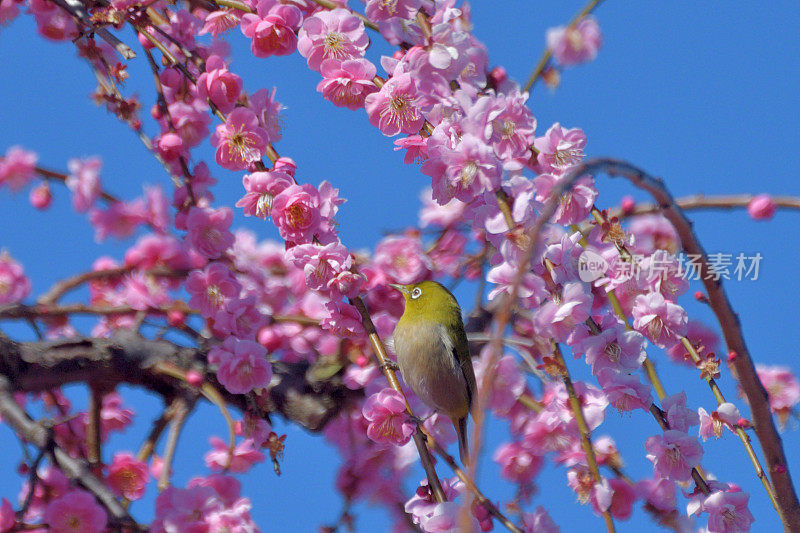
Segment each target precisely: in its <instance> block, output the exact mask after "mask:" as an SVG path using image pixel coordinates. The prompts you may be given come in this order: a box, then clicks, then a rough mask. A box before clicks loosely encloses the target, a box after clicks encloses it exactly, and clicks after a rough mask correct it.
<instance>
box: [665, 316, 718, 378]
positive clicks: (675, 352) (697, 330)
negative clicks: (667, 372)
mask: <svg viewBox="0 0 800 533" xmlns="http://www.w3.org/2000/svg"><path fill="white" fill-rule="evenodd" d="M686 338H687V339H689V342H690V343H691V344H692V346H694V347H695V349H697V350H698V352H699V353H717V348H718V347H719V337H718V336H717V334H716V333H715V332H714V331H713V330H712V329H710V328H709V327H708V326H706V325H704V324H703V323H701V322H698V321H696V320H690V321H689V322H688V323H687V324H686ZM701 348H702V349H701ZM667 355H669V357H670V359H672V360H673V361H675V362H676V363H682V364H685V365H687V366H691V367H693V368H694V366H695V365H694V361H692V357H691V355H689V352H688V351H687V350H686V347H685V346H684V345H683V344H682V343H677V344H675V345H674V346H672V347H671V348H668V349H667Z"/></svg>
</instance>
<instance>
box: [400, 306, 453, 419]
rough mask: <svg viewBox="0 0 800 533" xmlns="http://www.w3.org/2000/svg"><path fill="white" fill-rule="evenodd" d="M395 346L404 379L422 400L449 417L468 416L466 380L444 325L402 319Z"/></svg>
mask: <svg viewBox="0 0 800 533" xmlns="http://www.w3.org/2000/svg"><path fill="white" fill-rule="evenodd" d="M394 347H395V351H396V352H397V364H398V366H399V367H400V372H401V373H402V374H403V379H404V380H405V382H406V383H407V384H408V386H409V387H411V390H413V391H414V394H416V395H417V396H418V397H419V399H420V400H422V401H423V402H425V403H426V404H427V405H428V406H430V407H434V408H436V409H437V410H439V411H441V412H442V413H444V414H446V415H448V416H449V417H450V418H453V419H455V418H460V417H462V416H466V414H467V413H468V412H469V398H468V396H467V384H466V380H465V379H464V373H463V371H462V370H461V368H460V367H459V366H458V361H457V360H456V358H455V355H454V354H453V342H452V340H451V339H450V337H449V335H448V334H447V331H446V329H445V327H444V326H443V325H441V324H430V323H428V324H426V323H423V322H412V321H406V320H401V321H400V322H399V323H398V324H397V328H396V329H395V334H394Z"/></svg>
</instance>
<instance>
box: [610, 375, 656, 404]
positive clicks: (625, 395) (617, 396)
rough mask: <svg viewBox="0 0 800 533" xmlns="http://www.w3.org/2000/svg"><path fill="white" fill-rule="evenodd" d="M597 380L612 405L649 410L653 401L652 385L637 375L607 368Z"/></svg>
mask: <svg viewBox="0 0 800 533" xmlns="http://www.w3.org/2000/svg"><path fill="white" fill-rule="evenodd" d="M597 381H598V382H599V383H600V386H602V387H603V392H604V393H605V394H606V396H607V397H608V401H609V402H610V403H611V405H613V406H614V407H615V408H617V409H618V410H620V411H631V410H633V409H644V410H647V409H648V408H649V407H650V404H651V403H652V399H651V396H650V386H649V385H645V384H644V383H642V382H641V381H639V378H638V377H636V376H635V375H631V374H625V373H622V372H616V371H614V370H611V369H606V370H603V371H601V372H600V373H599V374H598V376H597Z"/></svg>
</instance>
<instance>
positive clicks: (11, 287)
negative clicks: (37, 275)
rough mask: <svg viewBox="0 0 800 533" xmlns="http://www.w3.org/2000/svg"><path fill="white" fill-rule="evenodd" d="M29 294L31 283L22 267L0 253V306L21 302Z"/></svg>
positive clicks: (8, 256) (5, 254)
mask: <svg viewBox="0 0 800 533" xmlns="http://www.w3.org/2000/svg"><path fill="white" fill-rule="evenodd" d="M30 292H31V282H30V280H29V279H28V277H27V276H26V275H25V270H24V269H23V268H22V265H20V264H19V263H17V262H16V261H14V260H13V259H12V258H11V256H10V255H8V253H6V252H5V251H3V252H0V305H4V304H13V303H17V302H21V301H22V300H24V299H25V298H27V297H28V294H30Z"/></svg>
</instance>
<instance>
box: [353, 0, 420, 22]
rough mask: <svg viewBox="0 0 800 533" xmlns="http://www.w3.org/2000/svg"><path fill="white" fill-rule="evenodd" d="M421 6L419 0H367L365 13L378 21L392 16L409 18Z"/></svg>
mask: <svg viewBox="0 0 800 533" xmlns="http://www.w3.org/2000/svg"><path fill="white" fill-rule="evenodd" d="M421 6H422V1H421V0H389V1H388V2H387V1H386V0H367V6H366V8H365V14H366V15H367V18H368V19H370V20H372V21H374V22H380V21H383V20H388V19H391V18H394V17H398V18H401V19H410V18H413V17H414V15H416V13H417V11H418V10H419V8H420V7H421Z"/></svg>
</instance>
